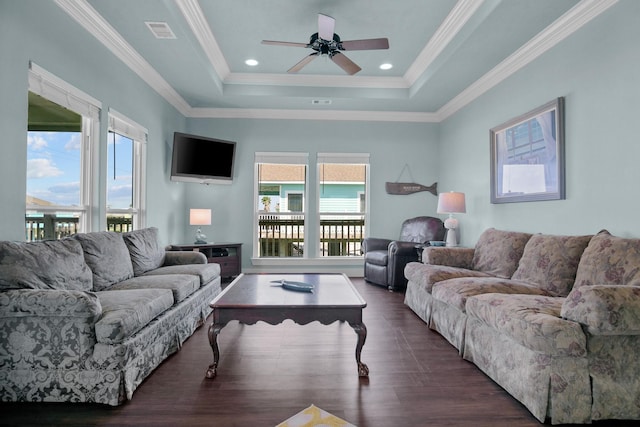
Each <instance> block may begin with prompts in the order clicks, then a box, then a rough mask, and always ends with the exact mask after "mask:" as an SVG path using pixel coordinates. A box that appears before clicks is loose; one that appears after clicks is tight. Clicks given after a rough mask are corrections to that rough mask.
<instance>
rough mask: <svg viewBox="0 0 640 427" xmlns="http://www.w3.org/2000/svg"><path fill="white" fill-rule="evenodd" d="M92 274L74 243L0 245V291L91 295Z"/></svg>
mask: <svg viewBox="0 0 640 427" xmlns="http://www.w3.org/2000/svg"><path fill="white" fill-rule="evenodd" d="M91 282H92V274H91V270H90V269H89V266H87V264H86V263H85V261H84V255H83V253H82V246H80V243H79V242H77V241H75V240H73V239H63V240H47V241H42V242H7V241H5V242H0V290H8V289H60V290H69V291H90V290H91V284H92V283H91Z"/></svg>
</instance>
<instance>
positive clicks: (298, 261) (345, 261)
mask: <svg viewBox="0 0 640 427" xmlns="http://www.w3.org/2000/svg"><path fill="white" fill-rule="evenodd" d="M363 263H364V257H361V256H358V257H353V256H352V257H322V258H302V257H300V258H294V257H273V258H251V264H253V265H283V266H302V265H321V266H326V265H354V266H362V265H363Z"/></svg>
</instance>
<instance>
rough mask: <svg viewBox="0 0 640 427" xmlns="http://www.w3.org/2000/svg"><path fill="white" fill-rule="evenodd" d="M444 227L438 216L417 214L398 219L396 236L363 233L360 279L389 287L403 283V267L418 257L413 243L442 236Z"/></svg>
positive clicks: (404, 280)
mask: <svg viewBox="0 0 640 427" xmlns="http://www.w3.org/2000/svg"><path fill="white" fill-rule="evenodd" d="M445 233H446V229H445V228H444V223H443V222H442V220H441V219H440V218H435V217H431V216H419V217H416V218H410V219H407V220H405V221H404V222H403V223H402V228H401V229H400V238H399V239H398V240H390V239H382V238H378V237H367V238H365V239H364V240H363V241H362V248H361V251H362V253H363V254H364V280H366V281H367V282H371V283H374V284H376V285H381V286H386V287H387V288H389V290H390V291H399V290H403V289H405V288H406V287H407V279H406V278H405V277H404V267H405V265H407V263H409V262H412V261H418V250H417V247H416V246H417V245H419V244H423V245H429V241H433V240H439V241H441V240H444V235H445Z"/></svg>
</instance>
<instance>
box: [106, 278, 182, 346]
mask: <svg viewBox="0 0 640 427" xmlns="http://www.w3.org/2000/svg"><path fill="white" fill-rule="evenodd" d="M96 294H97V295H98V299H99V300H100V305H102V317H101V318H100V320H98V321H97V322H96V339H97V340H98V342H99V343H103V344H118V343H121V342H123V341H124V340H126V339H127V338H129V337H130V336H132V335H133V334H135V333H136V332H138V331H139V330H141V329H142V328H144V327H145V326H146V325H147V324H148V323H149V322H151V321H152V320H153V319H155V318H156V317H157V316H158V315H160V314H161V313H163V312H164V311H166V310H168V309H169V308H171V306H172V305H173V293H172V292H171V290H170V289H132V290H118V291H116V290H108V291H101V292H96Z"/></svg>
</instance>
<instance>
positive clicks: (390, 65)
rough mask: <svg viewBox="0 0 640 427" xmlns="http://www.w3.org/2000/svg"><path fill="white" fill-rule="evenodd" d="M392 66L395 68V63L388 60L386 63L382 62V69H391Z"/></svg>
mask: <svg viewBox="0 0 640 427" xmlns="http://www.w3.org/2000/svg"><path fill="white" fill-rule="evenodd" d="M392 68H393V64H390V63H388V62H385V63H384V64H380V69H381V70H390V69H392Z"/></svg>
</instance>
